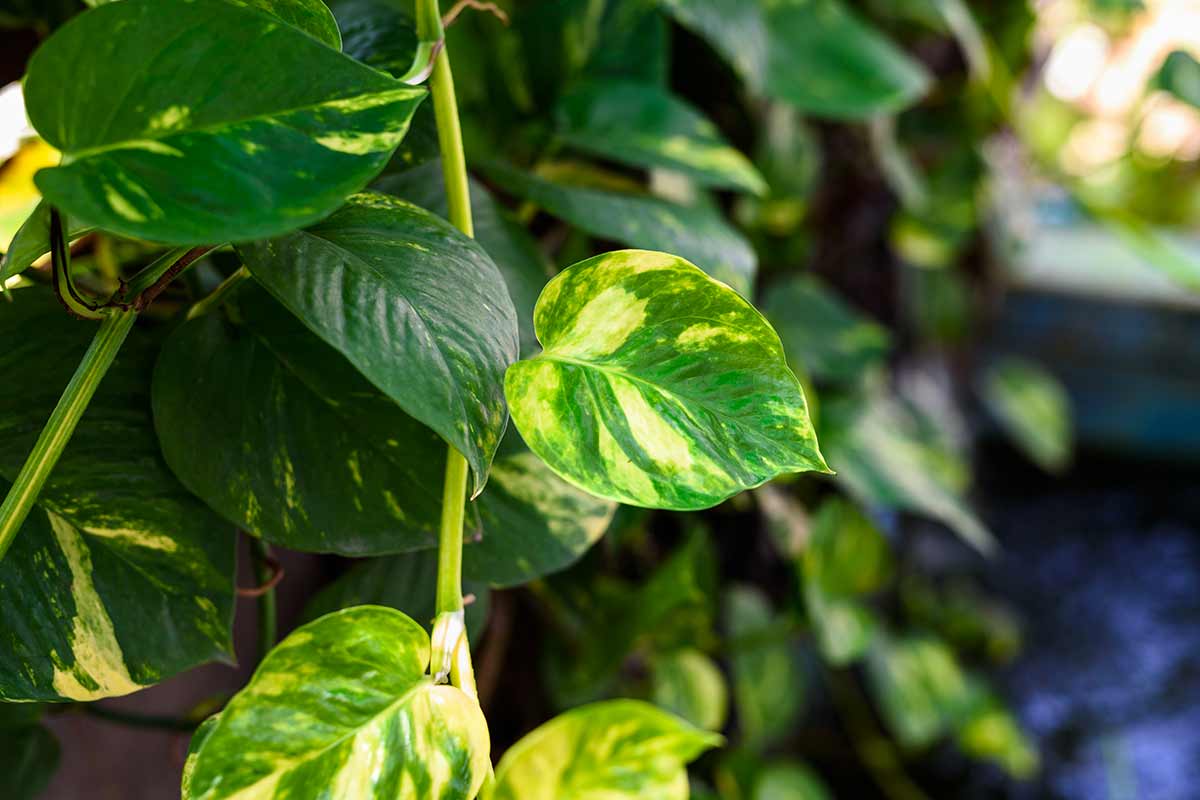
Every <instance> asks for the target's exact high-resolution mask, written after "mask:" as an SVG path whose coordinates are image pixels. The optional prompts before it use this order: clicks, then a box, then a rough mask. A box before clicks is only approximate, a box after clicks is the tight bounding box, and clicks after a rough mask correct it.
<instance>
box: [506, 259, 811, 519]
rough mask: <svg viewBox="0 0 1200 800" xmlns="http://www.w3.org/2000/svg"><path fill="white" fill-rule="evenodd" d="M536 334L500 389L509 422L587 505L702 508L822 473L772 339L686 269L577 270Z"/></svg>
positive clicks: (594, 265) (552, 294)
mask: <svg viewBox="0 0 1200 800" xmlns="http://www.w3.org/2000/svg"><path fill="white" fill-rule="evenodd" d="M534 327H535V329H536V332H537V335H538V339H539V340H540V341H541V343H542V346H543V347H544V348H545V349H544V351H543V352H542V353H541V354H539V355H537V356H535V357H534V358H530V359H526V360H524V361H520V362H518V363H516V364H515V365H513V366H512V367H510V368H509V370H508V373H507V375H506V377H505V393H506V394H507V397H508V402H509V407H510V409H511V413H512V417H513V421H514V422H515V423H516V425H517V428H518V429H519V430H520V431H521V435H522V436H523V437H524V438H525V441H526V442H527V443H528V444H529V447H530V449H532V450H533V451H534V452H535V453H536V454H537V455H538V456H539V457H541V458H542V460H544V461H545V462H546V463H547V464H549V465H550V467H551V468H552V469H554V470H555V471H556V472H558V473H559V474H560V475H562V476H563V477H564V478H566V479H567V480H568V481H570V482H572V483H574V484H576V485H578V486H580V487H582V488H584V489H586V490H587V491H589V492H592V493H593V494H596V495H599V496H601V497H607V498H611V499H614V500H618V501H621V502H624V503H629V504H631V505H638V506H646V507H651V508H672V509H681V510H687V509H699V508H707V507H709V506H713V505H716V504H717V503H719V502H721V501H722V500H724V499H726V498H728V497H730V496H732V495H734V494H737V493H738V492H740V491H742V490H744V489H749V488H752V487H754V486H758V485H760V484H762V483H764V482H765V481H767V480H770V479H771V478H773V477H775V476H776V475H779V474H780V473H784V472H799V471H803V470H822V471H827V469H828V468H827V467H826V466H825V461H824V459H823V458H822V457H821V453H820V451H819V449H818V447H817V440H816V436H815V434H814V433H813V428H812V423H811V422H810V420H809V416H808V408H807V406H806V404H805V401H804V392H803V390H802V389H801V388H800V384H799V382H798V381H797V380H796V377H795V375H793V374H792V372H791V370H789V369H788V366H787V363H786V361H785V358H784V354H783V347H782V345H780V342H779V337H778V336H777V335H776V334H775V331H774V330H772V329H771V326H770V325H769V324H768V323H767V321H766V320H765V319H764V318H763V317H762V315H761V314H759V313H758V311H756V310H755V309H754V307H753V306H751V305H750V304H749V303H748V302H746V301H745V300H744V299H742V298H741V297H740V296H739V295H738V294H737V293H736V292H734V291H733V290H732V289H730V288H729V287H728V286H725V285H724V284H722V283H720V282H719V281H716V280H714V279H712V278H710V277H709V276H707V275H705V274H704V273H703V272H702V271H701V270H699V269H698V268H696V267H695V266H693V265H692V264H690V263H688V262H687V261H685V260H683V259H682V258H679V257H678V256H672V255H668V254H666V253H656V252H650V251H645V250H624V251H619V252H614V253H607V254H605V255H601V256H597V257H595V258H591V259H588V260H587V261H583V262H580V263H579V264H576V265H574V266H573V267H570V268H569V269H567V270H565V271H564V272H562V273H561V274H560V275H558V276H557V277H556V278H555V279H554V280H552V281H551V282H550V283H549V284H547V286H546V288H545V290H544V291H543V292H542V296H541V298H539V300H538V304H537V308H536V310H535V312H534Z"/></svg>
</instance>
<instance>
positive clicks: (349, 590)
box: [304, 550, 491, 643]
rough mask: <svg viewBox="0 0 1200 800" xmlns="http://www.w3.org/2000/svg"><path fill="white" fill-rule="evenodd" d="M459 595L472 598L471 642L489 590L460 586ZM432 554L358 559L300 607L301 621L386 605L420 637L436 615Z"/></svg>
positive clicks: (479, 585)
mask: <svg viewBox="0 0 1200 800" xmlns="http://www.w3.org/2000/svg"><path fill="white" fill-rule="evenodd" d="M463 593H464V594H473V595H475V602H473V603H471V604H470V605H468V606H467V608H466V623H467V633H469V634H470V636H471V641H472V643H473V642H474V641H475V639H476V637H477V636H478V635H479V634H480V633H482V632H483V626H484V624H485V623H486V622H487V615H488V605H489V598H490V596H491V591H490V590H489V589H488V587H487V585H486V584H483V583H478V582H475V581H470V580H468V581H464V582H463ZM436 599H437V551H436V550H425V551H422V552H420V553H405V554H403V555H398V556H384V557H382V558H372V559H366V560H363V561H361V562H359V563H357V564H355V565H354V566H353V567H351V568H350V569H349V570H348V571H347V572H346V574H345V575H342V576H341V577H339V578H338V579H337V580H335V581H334V582H333V583H331V584H329V585H328V586H326V587H325V588H324V589H322V590H321V591H320V592H319V593H317V595H316V596H314V597H313V598H312V599H311V600H309V602H308V605H306V606H305V607H304V619H305V620H313V619H316V618H317V617H320V616H324V615H325V614H328V613H330V612H333V611H340V610H341V609H343V608H350V607H351V606H364V605H370V606H387V607H389V608H394V609H396V610H397V611H403V612H404V613H405V614H406V615H408V616H409V617H411V618H412V619H414V620H415V621H417V622H419V623H420V624H421V627H423V628H424V629H425V632H426V633H429V632H430V631H431V629H432V624H433V619H434V617H436V616H437V610H436V608H435V602H434V601H435V600H436Z"/></svg>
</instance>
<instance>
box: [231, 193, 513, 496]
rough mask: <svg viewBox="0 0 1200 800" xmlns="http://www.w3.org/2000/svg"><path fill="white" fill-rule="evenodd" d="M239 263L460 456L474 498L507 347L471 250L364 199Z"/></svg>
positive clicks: (505, 325)
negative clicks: (471, 481) (468, 471)
mask: <svg viewBox="0 0 1200 800" xmlns="http://www.w3.org/2000/svg"><path fill="white" fill-rule="evenodd" d="M239 253H240V254H241V255H242V257H243V259H244V260H245V262H246V265H247V266H248V267H249V268H250V271H251V272H252V273H253V274H254V277H256V278H257V279H258V280H259V281H261V282H262V283H263V285H264V286H266V287H267V289H269V290H270V291H271V293H272V294H274V295H275V296H276V297H277V298H278V299H279V300H280V301H281V302H282V303H283V304H284V305H285V306H287V307H288V309H289V310H290V311H291V312H292V313H294V314H295V315H296V316H298V317H299V318H300V319H301V321H303V322H304V324H305V325H307V326H308V327H309V328H310V329H311V330H312V331H313V332H314V333H316V334H317V335H318V336H320V337H321V338H322V339H324V340H325V341H326V342H328V343H329V344H331V345H332V346H333V347H335V348H336V349H337V350H338V351H340V352H341V353H342V354H343V355H345V356H346V358H347V359H349V360H350V362H351V363H352V364H354V366H356V367H357V368H358V369H359V370H360V371H361V372H362V373H363V375H365V376H366V377H367V379H368V380H370V381H371V382H372V383H373V384H375V385H376V386H377V387H379V388H380V389H381V390H382V391H383V392H384V393H385V394H386V395H388V396H389V397H391V398H392V399H393V400H395V401H396V402H397V403H398V404H399V405H400V407H401V408H403V409H404V411H405V412H406V413H408V414H409V415H411V416H412V417H414V418H415V419H417V420H418V421H420V422H421V423H422V424H424V425H427V426H428V427H430V428H432V429H433V430H434V431H436V432H437V433H438V434H439V435H441V436H442V437H443V438H444V439H445V440H446V441H448V442H450V443H451V444H452V445H453V446H454V447H455V448H456V449H457V450H458V451H459V452H461V453H462V454H463V455H464V456H465V457H466V459H467V463H469V464H470V465H471V470H472V472H473V473H474V477H475V480H474V493H475V494H478V493H479V492H480V491H482V490H483V486H484V483H485V482H486V480H487V473H488V467H489V465H490V464H491V461H492V457H493V455H494V454H495V451H496V447H497V445H498V444H499V443H500V437H501V436H502V435H503V434H504V429H505V426H506V425H507V423H508V414H507V410H506V408H505V405H504V390H503V384H502V381H503V375H504V370H505V368H506V367H507V366H508V365H509V364H510V363H512V362H513V361H514V360H515V359H516V358H517V354H518V347H519V343H518V339H517V318H516V311H515V310H514V309H513V304H512V300H511V299H510V298H509V295H508V290H507V289H506V288H505V286H504V279H503V278H502V277H501V275H500V272H499V270H498V269H497V268H496V265H495V264H494V263H492V260H491V258H489V257H488V255H487V253H485V252H484V250H483V248H482V247H480V246H479V245H478V244H477V243H476V242H474V241H473V240H471V239H469V238H467V237H466V236H464V235H463V234H462V233H460V232H459V231H458V230H457V229H456V228H454V226H453V225H451V224H450V223H448V222H446V221H445V220H443V219H441V218H439V217H436V216H434V215H433V214H431V213H430V212H428V211H425V210H423V209H421V208H418V207H417V206H414V205H412V204H411V203H406V202H404V201H402V200H398V199H396V198H393V197H390V196H388V195H382V194H374V193H370V194H360V195H355V196H354V197H353V198H351V199H350V201H349V202H348V203H347V204H346V205H345V206H344V207H343V208H342V209H341V210H339V211H338V212H337V213H335V214H334V215H333V216H331V217H329V219H327V220H325V221H323V222H321V223H318V224H317V225H314V226H312V227H310V228H307V229H305V230H302V231H297V232H295V233H292V234H289V235H288V236H285V237H283V238H280V239H275V240H272V241H268V242H259V243H255V244H250V245H246V246H243V247H240V248H239Z"/></svg>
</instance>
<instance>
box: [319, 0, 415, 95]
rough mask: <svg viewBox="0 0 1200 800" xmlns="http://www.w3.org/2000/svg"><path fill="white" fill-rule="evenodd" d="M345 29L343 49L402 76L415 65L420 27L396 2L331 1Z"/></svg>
mask: <svg viewBox="0 0 1200 800" xmlns="http://www.w3.org/2000/svg"><path fill="white" fill-rule="evenodd" d="M330 7H331V8H332V9H333V15H334V17H336V18H337V21H338V25H339V26H340V27H341V29H342V52H343V53H345V54H346V55H348V56H352V57H353V58H356V59H358V60H359V61H361V62H363V63H364V64H367V65H368V66H372V67H374V68H375V69H379V70H383V71H384V72H388V73H391V74H392V75H394V76H396V77H400V76H401V75H404V74H405V73H407V72H408V70H409V68H410V67H412V63H413V57H414V55H415V53H416V49H417V27H416V24H415V23H414V22H413V19H412V18H411V17H410V16H408V15H407V14H405V13H404V12H402V11H401V10H400V9H399V8H398V7H397V4H394V3H389V2H386V0H331V2H330Z"/></svg>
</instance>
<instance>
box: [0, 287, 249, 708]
mask: <svg viewBox="0 0 1200 800" xmlns="http://www.w3.org/2000/svg"><path fill="white" fill-rule="evenodd" d="M13 295H14V299H13V302H12V303H11V304H10V303H0V339H2V340H3V341H5V342H6V343H7V345H6V347H5V349H4V352H3V353H2V354H0V371H2V372H3V374H4V375H5V376H6V380H8V381H11V384H8V385H11V386H14V387H21V391H20V392H4V393H0V478H2V479H3V480H0V483H2V484H3V487H2V488H3V490H4V491H7V489H8V484H7V482H5V481H7V480H11V479H13V478H14V477H15V476H16V474H17V472H18V471H19V469H20V467H21V464H22V462H23V461H24V459H25V456H26V454H28V452H29V451H30V448H31V447H32V446H33V442H34V439H35V438H36V437H37V435H38V433H39V431H40V430H41V428H42V425H43V424H44V423H45V421H46V418H47V417H48V415H49V413H50V410H51V408H52V407H53V406H54V404H55V402H57V400H58V396H59V393H60V392H61V391H62V387H63V386H65V385H66V383H67V381H68V380H69V378H70V376H71V373H72V371H73V370H74V366H75V364H76V363H77V362H78V361H79V358H80V357H81V356H82V354H83V352H84V350H85V349H86V347H87V343H88V341H89V339H90V338H91V335H92V333H93V331H94V329H93V328H92V327H91V326H89V325H87V324H84V323H81V322H79V321H78V320H75V319H72V318H71V317H69V316H67V315H66V314H64V313H63V311H62V308H61V307H60V306H58V305H57V303H56V302H55V301H54V300H52V299H51V298H50V296H49V294H48V293H45V292H42V291H39V290H35V289H20V290H17V291H15V292H14V293H13ZM30 331H37V334H38V335H37V337H36V338H32V337H30V336H29V335H28V334H29V332H30ZM155 350H156V348H155V347H154V343H153V342H152V341H150V340H148V338H147V337H145V336H143V335H141V334H139V333H138V332H136V331H135V332H134V334H133V335H132V336H131V337H130V338H129V340H128V341H127V342H126V345H125V347H124V348H123V349H122V351H121V353H120V355H119V356H118V357H117V360H116V363H115V364H114V366H113V368H112V369H111V370H110V371H109V373H108V375H107V376H105V378H104V381H103V382H102V383H101V384H100V388H99V390H98V391H97V393H96V395H95V397H94V399H93V400H92V403H91V405H90V406H89V408H88V410H87V412H86V413H85V414H84V416H83V419H82V421H81V422H80V424H79V427H78V429H77V430H76V431H75V435H74V437H73V438H72V440H71V443H70V444H69V445H68V446H67V449H66V451H65V452H64V454H63V457H62V459H61V460H60V461H59V463H58V466H57V468H56V469H55V471H54V473H53V474H52V475H51V477H50V480H49V481H48V482H47V483H46V485H45V487H44V488H43V490H42V493H41V495H40V497H39V501H38V502H39V505H38V507H37V508H35V509H34V511H33V512H32V513H31V514H30V516H29V518H28V520H27V521H26V522H25V525H24V526H23V528H22V529H21V531H20V532H19V533H18V535H17V537H16V539H15V540H14V542H13V545H12V549H11V550H10V552H9V553H8V554H7V556H6V557H5V559H4V561H3V562H0V698H3V699H9V700H34V699H36V700H62V699H70V700H95V699H98V698H102V697H113V696H117V695H123V694H128V693H130V692H134V691H137V690H138V689H140V688H142V687H144V686H149V685H151V684H154V683H157V682H159V681H161V680H163V679H165V678H167V677H169V676H171V675H174V674H176V673H178V672H181V671H183V670H185V669H187V668H189V667H192V666H195V665H197V664H200V663H203V662H205V661H210V660H213V659H226V658H228V657H229V656H230V655H231V652H232V643H231V641H230V626H231V623H232V616H233V567H234V531H233V529H232V528H231V527H230V526H229V525H228V524H227V523H225V522H224V521H222V520H221V519H220V518H219V517H217V516H216V515H215V514H213V513H212V512H210V511H209V510H208V509H207V508H205V507H204V506H203V505H201V504H200V503H199V502H198V501H197V500H196V499H195V498H194V497H192V496H191V495H190V494H188V493H187V491H186V490H185V489H184V488H183V487H182V486H180V485H179V483H178V481H176V480H175V478H174V477H173V476H172V475H171V473H170V472H169V471H168V470H167V467H166V465H165V464H164V463H163V462H162V458H161V456H160V455H159V450H158V442H157V440H156V438H155V436H154V428H153V424H152V422H151V418H150V397H149V375H150V370H151V369H152V367H153V364H154V354H155Z"/></svg>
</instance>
